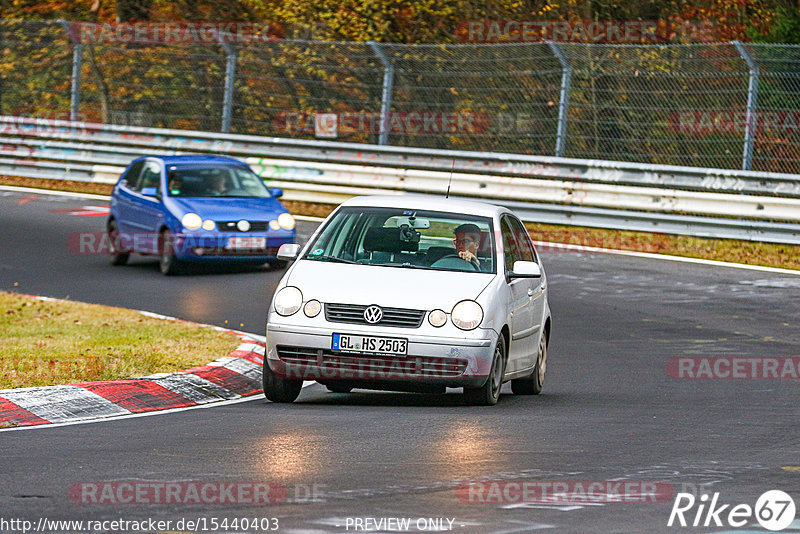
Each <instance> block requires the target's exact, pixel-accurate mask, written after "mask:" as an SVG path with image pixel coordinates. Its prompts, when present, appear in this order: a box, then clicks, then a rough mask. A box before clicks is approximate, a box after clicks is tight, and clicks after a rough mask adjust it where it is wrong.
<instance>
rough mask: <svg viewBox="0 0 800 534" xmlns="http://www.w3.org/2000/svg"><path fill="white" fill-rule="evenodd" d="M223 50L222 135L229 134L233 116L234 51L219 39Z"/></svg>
mask: <svg viewBox="0 0 800 534" xmlns="http://www.w3.org/2000/svg"><path fill="white" fill-rule="evenodd" d="M219 43H220V44H221V45H222V48H224V49H225V95H224V97H223V98H222V133H230V131H231V117H232V116H233V82H234V80H235V79H236V50H235V49H234V48H233V46H231V44H230V43H228V42H226V41H225V40H224V39H222V38H220V39H219Z"/></svg>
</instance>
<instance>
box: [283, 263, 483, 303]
mask: <svg viewBox="0 0 800 534" xmlns="http://www.w3.org/2000/svg"><path fill="white" fill-rule="evenodd" d="M494 277H495V275H494V274H490V273H459V272H453V271H433V270H428V269H409V268H402V267H382V266H375V265H351V264H343V263H331V262H324V261H314V260H298V261H297V263H296V264H295V265H294V266H293V267H292V271H291V273H290V274H289V278H288V279H287V281H286V285H292V286H297V287H299V288H300V291H302V293H303V300H309V299H317V300H319V301H321V302H332V303H342V304H363V305H369V304H377V305H379V306H388V307H394V308H410V309H418V310H432V309H436V308H441V309H442V310H444V311H446V312H448V313H449V312H450V310H451V309H453V306H454V305H455V304H456V303H457V302H458V301H460V300H464V299H474V298H477V296H478V295H479V294H480V293H481V291H483V290H484V288H486V286H487V285H489V283H490V282H491V281H492V280H493V279H494Z"/></svg>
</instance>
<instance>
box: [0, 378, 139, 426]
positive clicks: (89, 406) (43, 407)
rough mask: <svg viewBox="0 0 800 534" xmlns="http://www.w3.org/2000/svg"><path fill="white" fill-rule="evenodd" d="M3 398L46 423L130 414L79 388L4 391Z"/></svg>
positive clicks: (64, 387)
mask: <svg viewBox="0 0 800 534" xmlns="http://www.w3.org/2000/svg"><path fill="white" fill-rule="evenodd" d="M0 397H3V398H4V399H7V400H9V401H11V402H13V403H14V404H16V405H17V406H20V407H22V408H25V409H26V410H28V411H29V412H31V413H32V414H34V415H36V416H38V417H41V418H42V419H44V420H45V421H52V422H53V423H59V422H63V421H72V420H75V419H76V418H78V419H87V418H96V417H111V416H115V415H126V414H130V413H131V412H130V411H129V410H126V409H125V408H122V407H120V406H117V405H116V404H114V403H113V402H111V401H110V400H108V399H106V398H104V397H101V396H100V395H98V394H96V393H92V392H91V391H89V390H88V389H83V388H82V387H78V386H46V387H41V388H20V389H4V390H0Z"/></svg>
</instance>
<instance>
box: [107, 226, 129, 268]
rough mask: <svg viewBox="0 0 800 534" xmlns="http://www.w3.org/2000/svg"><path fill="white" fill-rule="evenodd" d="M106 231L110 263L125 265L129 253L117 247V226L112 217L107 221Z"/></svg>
mask: <svg viewBox="0 0 800 534" xmlns="http://www.w3.org/2000/svg"><path fill="white" fill-rule="evenodd" d="M107 231H108V242H109V245H108V246H109V254H110V256H111V265H125V264H126V263H128V258H130V257H131V255H130V253H127V252H120V251H119V250H118V249H117V243H118V242H119V228H117V221H115V220H114V219H111V220H110V221H108V227H107Z"/></svg>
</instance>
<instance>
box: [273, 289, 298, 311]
mask: <svg viewBox="0 0 800 534" xmlns="http://www.w3.org/2000/svg"><path fill="white" fill-rule="evenodd" d="M302 304H303V294H302V293H301V292H300V290H299V289H297V288H296V287H294V286H286V287H284V288H283V289H281V290H280V291H278V294H277V295H275V311H276V312H278V315H283V316H284V317H286V316H289V315H292V314H293V313H297V310H299V309H300V306H302Z"/></svg>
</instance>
